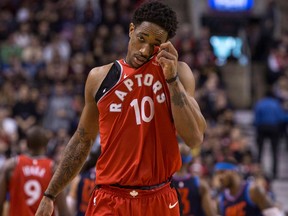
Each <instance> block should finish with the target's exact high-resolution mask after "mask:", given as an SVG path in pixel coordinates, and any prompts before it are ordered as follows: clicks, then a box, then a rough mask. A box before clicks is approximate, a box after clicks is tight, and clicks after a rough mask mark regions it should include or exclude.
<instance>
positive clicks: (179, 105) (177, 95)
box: [169, 80, 206, 147]
mask: <svg viewBox="0 0 288 216" xmlns="http://www.w3.org/2000/svg"><path fill="white" fill-rule="evenodd" d="M169 90H170V95H171V104H172V113H173V118H174V122H175V126H176V130H177V131H178V133H179V134H180V136H181V137H182V138H183V139H184V141H185V142H186V144H187V145H189V146H190V147H196V146H199V145H200V144H201V143H202V141H203V134H204V131H205V129H206V122H205V119H204V117H203V115H202V113H201V111H200V108H199V106H198V104H197V102H196V100H195V99H194V98H192V97H190V96H189V95H188V94H187V93H186V92H185V89H184V87H183V85H182V84H181V82H180V81H179V80H177V81H175V82H173V83H171V84H169Z"/></svg>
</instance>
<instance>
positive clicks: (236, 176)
mask: <svg viewBox="0 0 288 216" xmlns="http://www.w3.org/2000/svg"><path fill="white" fill-rule="evenodd" d="M215 175H216V178H217V179H218V180H219V183H220V186H221V188H222V189H225V190H224V191H223V192H222V193H221V194H220V198H219V211H220V213H221V215H223V216H250V215H253V216H262V215H263V216H282V213H281V212H280V210H279V209H278V208H276V207H275V206H274V204H273V203H272V201H271V199H270V197H269V196H268V195H267V193H265V190H264V189H262V188H260V187H259V184H256V183H255V182H251V181H250V182H249V181H244V180H243V179H242V177H241V175H240V173H239V168H238V166H237V164H236V163H235V161H234V160H231V159H228V160H225V161H224V162H219V163H217V164H216V165H215Z"/></svg>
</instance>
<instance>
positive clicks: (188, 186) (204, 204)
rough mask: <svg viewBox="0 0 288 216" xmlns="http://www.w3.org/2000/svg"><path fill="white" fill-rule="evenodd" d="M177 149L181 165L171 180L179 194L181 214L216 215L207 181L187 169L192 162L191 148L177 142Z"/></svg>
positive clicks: (192, 215) (193, 215)
mask: <svg viewBox="0 0 288 216" xmlns="http://www.w3.org/2000/svg"><path fill="white" fill-rule="evenodd" d="M179 149H180V153H181V158H182V167H181V169H180V170H179V171H178V172H176V173H175V174H174V175H173V180H174V183H175V186H176V188H177V190H178V191H179V194H180V196H181V202H182V213H183V216H205V215H206V216H216V215H217V214H216V208H215V206H214V204H213V201H212V198H211V195H210V187H209V186H208V184H207V182H206V181H204V180H203V179H200V178H199V177H198V176H193V175H192V174H191V173H190V172H189V171H188V170H189V165H190V164H191V162H192V156H191V149H190V148H189V147H188V146H186V145H185V144H183V143H180V144H179Z"/></svg>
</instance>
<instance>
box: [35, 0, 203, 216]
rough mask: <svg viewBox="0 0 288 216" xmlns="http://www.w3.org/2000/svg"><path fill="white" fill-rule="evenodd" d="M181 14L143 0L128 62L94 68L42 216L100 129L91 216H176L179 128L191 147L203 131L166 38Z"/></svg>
mask: <svg viewBox="0 0 288 216" xmlns="http://www.w3.org/2000/svg"><path fill="white" fill-rule="evenodd" d="M176 29H177V18H176V13H175V12H174V11H173V10H172V9H171V8H170V7H168V6H167V5H165V4H164V3H162V2H161V1H159V2H158V1H152V2H147V3H144V4H142V5H141V6H140V7H139V8H138V9H136V11H135V13H134V15H133V18H132V22H131V23H130V26H129V37H130V40H129V44H128V52H127V55H126V58H125V59H120V60H118V61H115V62H114V63H111V64H108V65H104V66H101V67H97V68H94V69H92V71H91V72H90V74H89V76H88V78H87V81H86V87H85V106H84V110H83V112H82V115H81V118H80V122H79V125H78V128H77V131H76V133H75V134H74V135H73V136H72V139H71V140H70V141H69V143H68V145H67V147H66V150H65V153H64V157H63V160H62V161H61V162H60V165H59V168H58V169H57V171H56V173H55V174H54V176H53V178H52V180H51V182H50V184H49V186H48V189H47V190H46V192H45V194H44V197H43V199H42V202H41V204H40V206H39V209H38V213H37V214H36V215H37V216H39V215H41V216H42V215H45V216H46V215H50V214H51V212H52V210H53V200H54V199H55V197H56V196H57V195H58V193H59V192H60V191H62V190H63V189H64V188H65V186H66V185H67V184H68V183H69V182H70V181H71V180H72V179H73V178H74V177H75V176H76V175H77V173H78V172H79V171H80V169H81V166H82V165H83V163H84V161H85V158H86V157H87V155H88V154H89V151H90V148H91V145H92V143H93V142H94V139H95V137H96V135H97V133H98V130H99V133H100V139H101V155H100V157H99V159H98V161H97V164H96V184H97V188H96V190H95V191H94V192H93V194H92V197H91V198H90V202H89V205H88V209H87V212H86V215H97V216H101V215H125V216H126V215H139V216H142V215H143V216H144V215H145V216H146V215H165V216H169V215H179V214H180V211H179V205H178V199H177V193H176V190H175V188H172V187H171V185H170V179H171V177H172V175H173V173H174V172H176V171H177V170H178V169H179V168H180V166H181V158H180V154H179V149H178V143H177V139H176V130H177V132H178V134H179V135H180V136H181V137H182V138H183V139H184V141H185V143H186V144H187V145H189V146H190V147H195V146H199V145H200V144H201V142H202V140H203V134H204V130H205V128H206V123H205V120H204V118H203V116H202V114H201V111H200V109H199V106H198V104H197V102H196V100H195V99H194V97H193V96H194V90H195V80H194V77H193V73H192V71H191V69H190V68H189V67H188V65H187V64H186V63H184V62H178V54H177V51H176V49H175V48H174V46H173V45H172V43H171V42H170V41H169V39H170V38H172V37H173V36H174V35H175V33H176Z"/></svg>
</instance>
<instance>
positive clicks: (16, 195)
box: [9, 155, 53, 216]
mask: <svg viewBox="0 0 288 216" xmlns="http://www.w3.org/2000/svg"><path fill="white" fill-rule="evenodd" d="M52 163H53V162H52V160H50V159H48V158H44V157H42V158H30V157H28V156H25V155H20V156H18V157H17V165H16V167H15V169H14V171H13V173H12V176H11V178H10V184H9V193H10V208H9V215H10V216H18V215H21V216H32V215H35V213H36V211H37V208H38V206H39V203H40V201H41V199H42V197H43V193H44V191H45V190H46V188H47V186H48V184H49V181H50V179H51V177H52V173H53V172H52Z"/></svg>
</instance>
